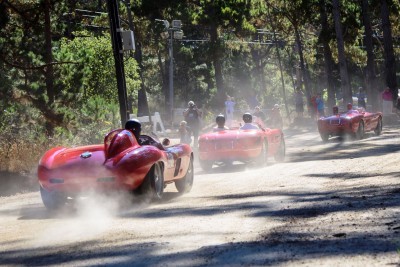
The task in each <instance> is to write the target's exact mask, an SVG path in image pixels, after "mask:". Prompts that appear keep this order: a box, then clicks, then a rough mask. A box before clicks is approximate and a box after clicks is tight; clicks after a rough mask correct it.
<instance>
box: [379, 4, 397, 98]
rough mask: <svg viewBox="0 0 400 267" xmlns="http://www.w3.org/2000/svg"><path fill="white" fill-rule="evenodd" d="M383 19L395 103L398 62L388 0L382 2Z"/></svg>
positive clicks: (390, 80)
mask: <svg viewBox="0 0 400 267" xmlns="http://www.w3.org/2000/svg"><path fill="white" fill-rule="evenodd" d="M381 19H382V28H383V44H384V49H385V74H386V83H387V86H389V88H390V90H391V91H392V95H393V102H395V101H396V100H397V94H398V93H397V81H396V60H395V57H394V52H393V38H392V29H391V24H390V20H389V9H388V5H387V2H386V0H381Z"/></svg>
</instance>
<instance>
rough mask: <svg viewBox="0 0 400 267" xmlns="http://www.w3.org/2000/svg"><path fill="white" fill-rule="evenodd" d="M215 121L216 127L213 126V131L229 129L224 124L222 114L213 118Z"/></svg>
mask: <svg viewBox="0 0 400 267" xmlns="http://www.w3.org/2000/svg"><path fill="white" fill-rule="evenodd" d="M215 122H216V123H217V127H214V128H213V131H214V132H219V131H225V130H229V128H228V127H226V126H225V116H224V115H222V114H219V115H218V116H217V118H216V119H215Z"/></svg>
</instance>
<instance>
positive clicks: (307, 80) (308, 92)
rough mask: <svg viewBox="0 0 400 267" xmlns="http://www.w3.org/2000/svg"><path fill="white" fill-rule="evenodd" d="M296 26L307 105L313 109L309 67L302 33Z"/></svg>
mask: <svg viewBox="0 0 400 267" xmlns="http://www.w3.org/2000/svg"><path fill="white" fill-rule="evenodd" d="M293 26H294V32H295V38H296V45H297V49H298V53H299V58H300V69H301V75H302V76H303V77H302V78H303V81H304V87H305V90H306V98H307V106H308V109H309V110H311V108H312V107H311V84H310V76H309V75H308V71H307V68H306V66H305V63H304V55H303V46H302V43H301V38H300V33H299V29H298V28H297V26H296V25H293Z"/></svg>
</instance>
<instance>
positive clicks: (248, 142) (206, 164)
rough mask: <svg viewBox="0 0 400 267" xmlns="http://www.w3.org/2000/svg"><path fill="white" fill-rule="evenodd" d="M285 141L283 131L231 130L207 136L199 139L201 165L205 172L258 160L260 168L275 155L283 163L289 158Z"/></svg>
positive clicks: (237, 128) (204, 135)
mask: <svg viewBox="0 0 400 267" xmlns="http://www.w3.org/2000/svg"><path fill="white" fill-rule="evenodd" d="M285 149H286V148H285V138H284V135H283V132H282V130H280V129H269V128H266V129H259V130H254V129H252V130H240V129H239V127H236V128H234V129H230V130H224V131H217V132H211V133H206V134H203V135H201V136H200V137H199V162H200V166H201V167H202V169H203V170H204V171H210V170H211V169H212V166H213V164H214V163H217V162H233V161H242V162H249V161H255V162H257V163H258V164H260V165H263V164H265V163H266V162H267V159H268V157H271V156H273V157H274V158H275V160H276V161H278V162H280V161H283V160H284V159H285Z"/></svg>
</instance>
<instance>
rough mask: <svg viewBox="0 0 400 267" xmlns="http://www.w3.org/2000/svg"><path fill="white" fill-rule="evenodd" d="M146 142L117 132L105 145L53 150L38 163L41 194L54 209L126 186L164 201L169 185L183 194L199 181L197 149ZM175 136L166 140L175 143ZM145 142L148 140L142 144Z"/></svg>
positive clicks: (127, 189)
mask: <svg viewBox="0 0 400 267" xmlns="http://www.w3.org/2000/svg"><path fill="white" fill-rule="evenodd" d="M142 138H143V139H146V140H147V143H149V144H150V145H143V146H140V145H139V143H138V142H137V140H136V139H135V137H134V135H133V134H132V132H130V131H128V130H122V129H119V130H114V131H112V132H110V133H109V134H107V135H106V137H105V138H104V144H98V145H90V146H81V147H76V148H66V147H56V148H53V149H50V150H49V151H47V152H46V153H45V154H44V156H43V157H42V158H41V160H40V162H39V166H38V178H39V184H40V193H41V197H42V200H43V203H44V205H45V206H46V208H48V209H57V208H59V207H62V206H63V205H64V204H65V203H66V201H67V199H71V198H72V199H73V198H74V197H77V196H79V195H81V194H82V193H83V194H84V192H88V191H90V190H95V191H96V192H104V191H110V190H113V191H114V190H115V191H116V190H125V191H130V192H133V193H138V194H144V195H146V196H149V197H151V198H152V199H161V198H162V194H163V191H164V187H165V186H166V184H169V183H175V186H176V188H177V190H178V191H179V192H182V193H184V192H189V191H190V190H191V188H192V185H193V153H192V149H191V148H190V146H189V145H186V144H179V145H174V146H171V147H166V148H164V147H163V146H162V145H161V144H160V143H159V142H157V141H155V139H153V138H152V137H150V136H147V135H141V136H140V139H142ZM168 141H169V140H166V142H163V144H164V145H169V142H168ZM141 143H142V142H141Z"/></svg>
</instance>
